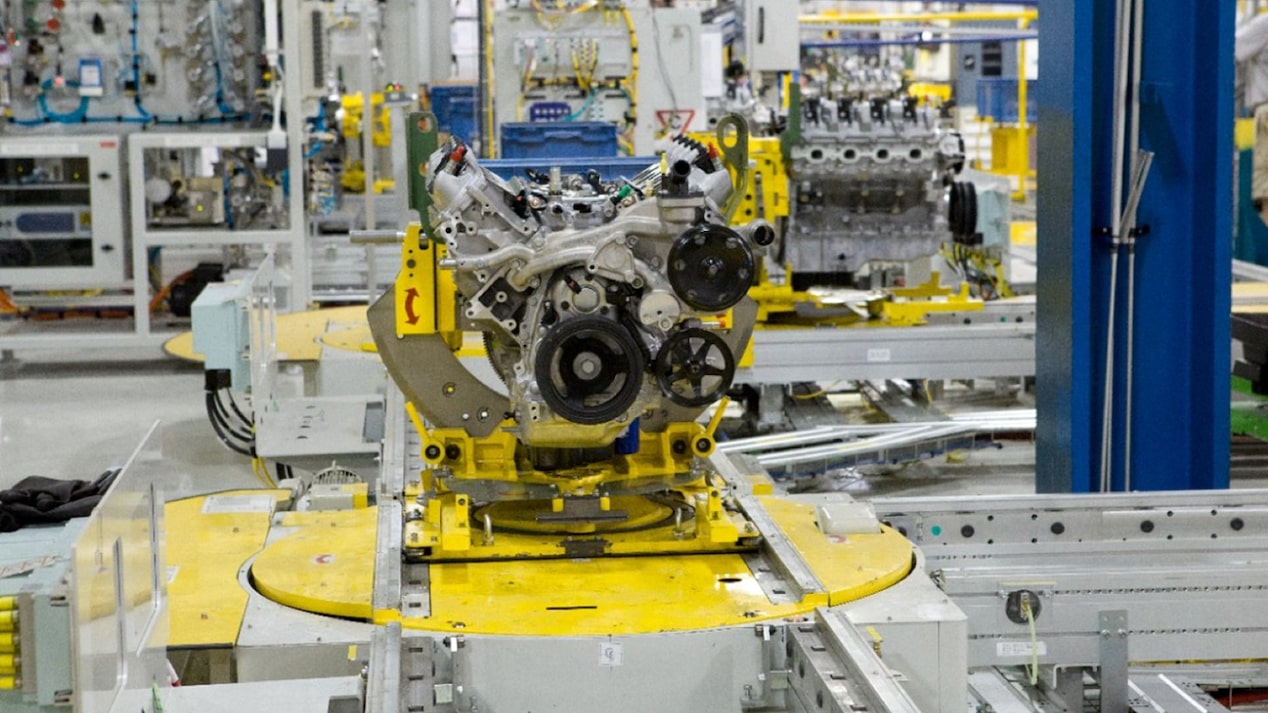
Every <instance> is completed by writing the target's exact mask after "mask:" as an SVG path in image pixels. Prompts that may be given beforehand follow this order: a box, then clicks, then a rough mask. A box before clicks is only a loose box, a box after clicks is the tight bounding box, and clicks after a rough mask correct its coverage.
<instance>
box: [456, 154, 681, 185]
mask: <svg viewBox="0 0 1268 713" xmlns="http://www.w3.org/2000/svg"><path fill="white" fill-rule="evenodd" d="M480 165H481V166H483V167H485V168H487V169H489V170H490V171H492V172H494V173H496V174H497V175H499V176H501V177H502V178H504V179H507V180H510V179H511V178H513V177H515V176H519V177H521V178H522V177H524V176H525V169H529V168H531V169H533V170H534V171H537V172H539V173H546V172H547V171H549V170H550V168H551V167H552V166H558V167H559V168H560V170H561V171H563V173H564V175H567V174H572V173H576V174H582V175H584V174H585V172H586V171H588V170H590V169H592V168H593V169H594V170H596V171H598V172H599V177H600V178H601V179H602V180H604V181H615V180H616V179H618V178H633V177H634V176H636V175H638V174H639V173H641V172H642V171H643V169H645V168H647V167H648V166H658V165H660V158H658V157H656V156H616V157H611V158H606V157H605V158H561V159H540V158H499V159H485V160H483V161H480Z"/></svg>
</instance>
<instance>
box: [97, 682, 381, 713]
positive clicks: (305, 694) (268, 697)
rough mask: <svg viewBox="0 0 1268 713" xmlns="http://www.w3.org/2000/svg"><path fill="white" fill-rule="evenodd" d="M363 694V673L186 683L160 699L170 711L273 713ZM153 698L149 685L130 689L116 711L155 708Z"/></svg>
mask: <svg viewBox="0 0 1268 713" xmlns="http://www.w3.org/2000/svg"><path fill="white" fill-rule="evenodd" d="M360 693H361V678H360V677H359V676H343V677H337V678H336V677H328V678H306V679H303V680H299V681H265V682H251V683H233V684H222V685H215V686H184V687H180V688H168V689H164V690H163V691H161V693H160V694H159V699H160V700H161V701H162V703H163V708H164V709H165V710H169V711H198V713H241V712H242V711H270V713H327V707H328V706H329V704H330V699H332V698H342V697H358V696H359V695H360ZM151 702H152V697H151V694H150V690H149V689H148V688H147V689H145V690H143V691H130V692H129V693H128V695H126V696H121V697H120V699H119V702H118V704H117V705H116V706H115V708H114V711H115V712H116V713H135V712H136V711H140V710H145V711H149V710H153V709H154V707H153V705H152V704H151Z"/></svg>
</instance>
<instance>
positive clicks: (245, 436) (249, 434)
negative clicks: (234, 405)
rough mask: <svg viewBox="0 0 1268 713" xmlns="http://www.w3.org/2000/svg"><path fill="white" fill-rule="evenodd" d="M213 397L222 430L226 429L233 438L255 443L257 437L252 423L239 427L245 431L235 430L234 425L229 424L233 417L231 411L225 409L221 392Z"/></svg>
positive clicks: (217, 418)
mask: <svg viewBox="0 0 1268 713" xmlns="http://www.w3.org/2000/svg"><path fill="white" fill-rule="evenodd" d="M213 396H214V398H213V399H212V405H213V407H214V410H215V415H216V421H217V422H218V423H219V424H220V426H221V428H223V429H224V431H225V433H227V434H228V435H230V436H233V437H234V438H237V439H238V440H240V441H247V442H251V443H254V441H255V435H254V433H253V431H254V426H252V425H251V424H250V423H245V424H240V425H239V428H242V429H243V430H238V429H236V428H234V424H231V423H230V422H229V421H230V419H231V416H230V415H229V409H227V408H225V405H224V403H223V402H222V401H221V400H220V392H219V391H217V392H215V394H214V395H213Z"/></svg>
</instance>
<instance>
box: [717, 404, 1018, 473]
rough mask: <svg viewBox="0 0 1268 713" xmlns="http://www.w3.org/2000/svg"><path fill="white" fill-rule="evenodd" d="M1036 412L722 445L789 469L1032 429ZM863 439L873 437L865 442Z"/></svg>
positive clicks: (826, 430) (824, 430) (837, 429)
mask: <svg viewBox="0 0 1268 713" xmlns="http://www.w3.org/2000/svg"><path fill="white" fill-rule="evenodd" d="M1034 428H1035V411H1034V410H1033V409H1027V410H1024V411H1017V412H1007V411H991V412H986V413H983V414H980V415H979V414H956V415H954V416H951V417H950V420H948V421H929V422H918V423H885V424H864V425H857V426H855V425H851V426H825V427H820V428H814V429H810V430H808V431H794V432H792V433H784V434H778V435H774V436H757V437H754V438H744V439H738V440H734V441H728V442H726V443H722V444H719V446H718V449H719V450H720V451H721V452H723V453H750V454H757V455H755V456H754V459H755V460H756V461H757V463H758V464H759V465H761V466H762V467H765V468H787V467H789V466H794V465H800V464H803V463H810V462H818V461H824V460H832V459H837V458H845V457H852V456H860V455H866V454H872V453H878V452H882V451H889V450H894V449H898V448H909V447H912V446H918V445H921V444H925V443H928V442H937V441H946V440H949V439H952V438H963V437H972V436H977V435H981V434H988V433H999V432H1001V431H1032V430H1034ZM860 436H871V437H870V438H860Z"/></svg>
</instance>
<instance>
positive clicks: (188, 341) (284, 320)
mask: <svg viewBox="0 0 1268 713" xmlns="http://www.w3.org/2000/svg"><path fill="white" fill-rule="evenodd" d="M365 311H366V306H365V305H354V306H352V307H332V308H330V309H320V310H314V311H310V312H294V313H292V314H282V315H278V317H277V351H278V355H279V358H281V359H282V360H284V361H316V360H317V359H319V358H320V357H321V348H322V345H323V344H325V345H326V346H330V347H333V348H336V349H348V350H350V351H362V350H363V349H364V346H365V345H364V342H363V341H361V340H360V339H358V338H357V337H358V336H360V335H364V336H366V337H368V336H369V333H370V328H369V326H368V325H369V323H368V322H367V321H366V316H365ZM332 328H333V330H334V331H333V333H334V334H339V333H340V332H345V331H346V332H347V334H344V335H342V336H336V337H332V338H331V339H330V341H326V340H325V339H323V337H325V336H326V333H327V331H328V330H332ZM358 328H361V329H363V330H364V331H363V332H357V331H355V330H356V329H358ZM163 350H164V351H166V352H167V353H168V354H169V355H171V356H173V357H176V358H177V359H185V360H187V361H197V362H200V361H202V360H203V355H202V354H199V353H198V352H195V351H194V333H193V332H184V333H181V334H178V335H176V336H175V337H172V338H171V339H169V340H167V342H166V343H164V344H163Z"/></svg>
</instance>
